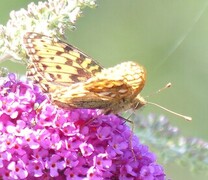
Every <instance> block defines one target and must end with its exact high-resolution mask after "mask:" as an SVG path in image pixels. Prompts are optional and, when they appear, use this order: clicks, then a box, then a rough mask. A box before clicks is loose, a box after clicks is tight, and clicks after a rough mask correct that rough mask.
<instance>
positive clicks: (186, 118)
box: [146, 83, 192, 121]
mask: <svg viewBox="0 0 208 180" xmlns="http://www.w3.org/2000/svg"><path fill="white" fill-rule="evenodd" d="M171 85H172V84H171V83H167V84H166V85H165V86H164V87H163V88H161V89H159V90H158V91H156V92H154V93H152V94H150V95H148V96H146V98H148V97H150V96H154V95H155V94H158V93H160V92H161V91H163V90H165V89H167V88H169V87H171ZM147 104H152V105H154V106H157V107H159V108H160V109H163V110H165V111H167V112H169V113H171V114H174V115H176V116H179V117H181V118H183V119H185V120H186V121H191V120H192V118H191V117H189V116H184V115H182V114H179V113H176V112H174V111H171V110H169V109H167V108H165V107H163V106H160V105H159V104H156V103H153V102H148V101H147Z"/></svg>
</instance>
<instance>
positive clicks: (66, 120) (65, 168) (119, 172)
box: [0, 74, 165, 180]
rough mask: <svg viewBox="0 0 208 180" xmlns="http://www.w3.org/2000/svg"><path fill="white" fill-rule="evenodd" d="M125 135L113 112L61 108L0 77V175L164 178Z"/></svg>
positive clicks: (149, 156)
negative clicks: (104, 112) (111, 113)
mask: <svg viewBox="0 0 208 180" xmlns="http://www.w3.org/2000/svg"><path fill="white" fill-rule="evenodd" d="M87 122H89V123H87ZM131 133H132V132H131V131H130V129H129V127H128V126H127V125H126V124H125V123H124V120H123V119H121V118H119V117H117V116H116V115H98V114H97V111H96V110H89V109H74V110H63V109H60V108H57V107H56V106H54V105H52V104H51V103H50V100H49V98H48V97H47V96H46V95H44V94H43V93H42V92H41V90H40V89H39V88H38V87H37V86H36V85H33V84H32V83H31V82H27V81H25V82H24V81H20V80H18V79H17V78H16V76H15V75H14V74H9V75H8V77H7V78H1V79H0V179H31V180H32V179H51V178H55V179H75V180H79V179H89V180H93V179H95V180H99V179H121V180H125V179H130V180H131V179H132V180H133V179H138V180H143V179H144V180H153V179H156V180H163V179H165V174H164V172H163V168H162V167H161V166H160V165H158V164H157V163H156V158H155V155H154V154H153V153H151V152H149V150H148V147H147V146H144V145H142V144H141V143H140V142H139V140H138V138H137V137H135V136H132V134H131Z"/></svg>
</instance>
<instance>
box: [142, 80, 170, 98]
mask: <svg viewBox="0 0 208 180" xmlns="http://www.w3.org/2000/svg"><path fill="white" fill-rule="evenodd" d="M171 86H172V84H171V83H170V82H169V83H167V84H166V85H165V86H164V87H162V88H161V89H159V90H157V91H156V92H154V93H152V94H150V95H148V96H146V97H145V98H149V97H151V96H154V95H156V94H158V93H160V92H161V91H163V90H165V89H167V88H169V87H171Z"/></svg>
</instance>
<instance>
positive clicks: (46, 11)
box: [0, 0, 96, 62]
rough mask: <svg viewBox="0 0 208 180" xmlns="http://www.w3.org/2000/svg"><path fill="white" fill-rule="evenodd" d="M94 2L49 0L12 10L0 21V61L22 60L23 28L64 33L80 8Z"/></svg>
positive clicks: (79, 11) (56, 33) (93, 5)
mask: <svg viewBox="0 0 208 180" xmlns="http://www.w3.org/2000/svg"><path fill="white" fill-rule="evenodd" d="M95 5H96V4H95V0H48V1H47V2H40V1H39V2H38V4H37V5H36V4H34V3H30V4H29V5H28V7H27V10H26V9H23V8H22V9H20V10H19V11H12V12H11V13H10V20H9V21H8V22H7V24H6V26H3V25H0V61H2V60H5V59H8V58H9V57H11V58H13V59H14V60H15V61H19V62H24V60H22V59H24V58H25V52H24V50H23V48H22V43H21V42H22V37H23V35H24V34H25V32H30V31H32V32H37V33H41V34H45V35H49V36H56V37H63V35H64V32H65V29H66V28H69V29H73V28H74V23H75V21H76V20H77V18H78V17H79V16H80V14H81V9H83V8H84V7H86V6H89V7H95Z"/></svg>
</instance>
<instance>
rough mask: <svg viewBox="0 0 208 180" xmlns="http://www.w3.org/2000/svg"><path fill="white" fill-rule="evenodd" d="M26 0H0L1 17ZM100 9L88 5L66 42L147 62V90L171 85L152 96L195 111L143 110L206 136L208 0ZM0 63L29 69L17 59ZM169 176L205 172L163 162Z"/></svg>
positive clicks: (160, 0) (123, 1)
mask: <svg viewBox="0 0 208 180" xmlns="http://www.w3.org/2000/svg"><path fill="white" fill-rule="evenodd" d="M29 2H31V1H28V0H21V1H17V0H8V1H3V0H0V12H1V16H0V23H1V24H3V25H5V24H6V22H7V20H8V19H9V13H10V11H11V10H19V9H20V8H25V7H27V4H28V3H29ZM97 3H98V7H97V8H96V9H89V8H88V9H84V13H83V17H82V18H80V19H79V20H78V22H77V23H76V27H77V29H76V30H75V31H73V32H68V40H69V41H68V42H70V43H72V44H74V45H75V46H77V47H79V49H81V50H83V51H84V52H86V53H87V54H89V55H90V56H92V57H93V58H94V59H96V60H97V61H98V62H100V64H102V65H103V66H104V67H110V66H114V65H116V64H118V63H120V62H122V61H126V60H134V61H137V62H138V63H140V64H142V65H143V66H145V67H146V70H147V83H146V86H145V88H144V90H143V91H142V95H143V96H146V95H149V94H151V93H152V92H155V91H156V90H157V89H159V88H161V87H163V86H164V85H165V84H166V83H168V82H172V84H173V86H172V88H170V89H168V90H166V91H164V92H162V93H160V94H158V95H155V96H153V97H150V98H149V99H148V100H149V101H153V102H157V103H158V104H160V105H163V106H165V107H167V108H169V109H171V110H174V111H176V112H180V113H183V114H186V115H189V116H192V117H193V121H192V122H186V121H184V120H182V119H180V118H179V117H175V116H173V115H171V114H169V113H166V112H164V111H163V110H160V109H158V108H156V107H152V106H151V105H149V106H146V107H145V108H144V109H142V110H141V111H140V113H143V114H148V113H150V112H154V113H156V114H165V115H166V116H167V117H168V118H169V120H170V121H171V123H172V124H173V125H176V126H178V127H179V128H180V129H181V131H182V132H183V134H184V135H185V136H191V137H193V136H195V137H198V138H203V139H204V140H206V141H208V130H207V129H208V121H207V119H206V117H207V115H208V95H207V93H208V1H207V0H197V1H196V0H183V1H181V0H174V1H173V0H128V1H127V0H114V1H112V0H98V1H97ZM0 66H5V67H8V68H9V70H10V71H12V72H16V73H19V74H23V73H25V67H24V66H22V65H20V64H16V63H14V62H3V63H1V65H0ZM165 170H166V173H167V177H169V178H171V179H177V180H178V179H179V180H183V179H189V180H195V179H200V180H205V179H208V176H207V175H206V174H207V173H206V172H201V173H199V172H192V171H191V170H190V169H189V168H187V167H181V166H178V165H176V164H172V163H171V164H168V165H166V166H165Z"/></svg>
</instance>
